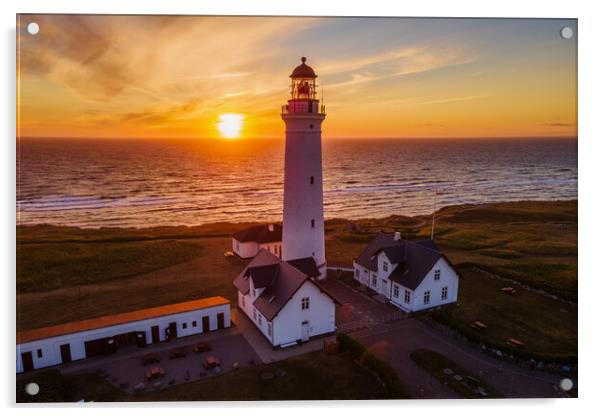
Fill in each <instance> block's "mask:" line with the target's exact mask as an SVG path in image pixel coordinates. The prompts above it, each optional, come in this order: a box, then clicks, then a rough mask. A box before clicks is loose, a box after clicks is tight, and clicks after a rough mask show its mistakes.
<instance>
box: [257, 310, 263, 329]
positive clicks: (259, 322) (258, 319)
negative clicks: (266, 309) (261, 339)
mask: <svg viewBox="0 0 602 416" xmlns="http://www.w3.org/2000/svg"><path fill="white" fill-rule="evenodd" d="M257 323H258V324H259V326H262V325H263V320H262V319H261V314H260V313H259V314H257Z"/></svg>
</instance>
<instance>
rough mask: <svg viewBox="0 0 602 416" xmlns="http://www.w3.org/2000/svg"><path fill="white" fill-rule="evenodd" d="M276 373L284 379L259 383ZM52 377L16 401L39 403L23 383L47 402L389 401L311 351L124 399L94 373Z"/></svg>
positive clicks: (339, 360)
mask: <svg viewBox="0 0 602 416" xmlns="http://www.w3.org/2000/svg"><path fill="white" fill-rule="evenodd" d="M277 369H281V370H284V371H285V372H286V374H285V375H284V376H283V377H275V378H273V379H272V380H262V379H261V377H260V376H261V374H262V373H264V372H266V371H269V372H272V373H274V372H275V371H276V370H277ZM57 374H58V373H56V372H52V374H51V375H47V374H46V373H39V374H38V375H37V376H34V379H33V380H32V379H27V380H25V379H24V380H22V381H20V382H19V383H17V401H38V400H39V399H40V397H34V398H33V399H32V398H31V397H29V396H27V395H25V394H23V387H24V385H25V384H26V383H27V382H30V381H36V382H38V383H39V384H40V385H41V386H42V387H43V388H44V391H45V392H49V393H46V394H45V395H44V397H43V399H44V400H45V401H76V400H81V399H85V400H86V401H91V400H92V401H94V402H113V401H203V400H212V401H220V400H348V399H354V400H363V399H383V398H386V397H388V395H387V391H386V388H385V387H384V386H383V385H382V383H380V382H379V380H378V379H377V378H376V377H375V376H374V375H373V374H372V373H371V372H369V371H367V370H366V369H365V368H364V367H362V366H360V365H359V364H358V363H357V362H355V361H354V360H353V359H352V358H351V357H350V356H349V355H348V354H326V353H324V352H313V353H309V354H304V355H300V356H297V357H294V358H290V359H287V360H284V361H280V362H277V363H270V364H257V365H253V366H249V367H243V368H240V369H238V370H235V371H231V372H229V373H226V374H223V375H220V376H216V377H211V378H208V379H206V380H201V381H196V382H191V383H186V384H180V385H177V386H173V387H169V388H166V389H163V390H157V391H150V392H144V393H139V394H135V395H130V394H127V393H125V392H123V391H121V390H119V389H117V388H115V387H114V386H113V385H111V384H109V383H108V382H107V381H105V380H104V379H103V378H101V377H99V376H98V375H95V374H81V375H77V376H69V377H65V378H63V377H62V376H60V374H58V375H57Z"/></svg>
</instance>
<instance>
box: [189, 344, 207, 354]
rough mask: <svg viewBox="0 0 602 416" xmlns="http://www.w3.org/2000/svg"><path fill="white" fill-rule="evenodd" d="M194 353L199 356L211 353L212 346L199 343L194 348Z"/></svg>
mask: <svg viewBox="0 0 602 416" xmlns="http://www.w3.org/2000/svg"><path fill="white" fill-rule="evenodd" d="M192 351H194V352H195V353H197V354H198V353H201V352H207V351H211V346H210V345H209V344H207V343H206V342H199V343H197V344H194V346H193V347H192Z"/></svg>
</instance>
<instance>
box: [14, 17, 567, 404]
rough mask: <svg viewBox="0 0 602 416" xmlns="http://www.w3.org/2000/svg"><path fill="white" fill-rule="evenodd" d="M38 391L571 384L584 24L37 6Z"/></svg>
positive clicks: (31, 32) (270, 394)
mask: <svg viewBox="0 0 602 416" xmlns="http://www.w3.org/2000/svg"><path fill="white" fill-rule="evenodd" d="M17 38H18V39H17V45H18V48H17V61H18V71H17V76H18V99H17V110H18V113H17V114H18V125H17V127H18V129H17V138H16V140H17V144H18V155H17V156H18V158H17V207H16V209H17V241H16V244H17V279H16V281H17V289H16V290H17V344H16V350H15V352H16V371H17V383H16V395H17V400H18V401H19V402H38V401H41V402H52V401H59V402H68V401H77V400H85V401H96V402H98V401H166V400H187V401H190V400H192V401H215V400H310V399H319V400H330V399H339V400H340V399H410V398H427V399H439V398H457V399H461V398H516V397H553V398H557V397H574V396H576V395H577V266H576V265H577V153H576V150H577V125H576V123H577V110H576V97H577V92H576V91H577V90H576V66H577V61H576V59H577V58H576V57H577V21H576V20H570V19H567V20H562V19H440V18H437V19H428V18H420V19H416V18H338V17H329V18H312V17H216V16H214V17H206V16H110V15H19V16H18V19H17Z"/></svg>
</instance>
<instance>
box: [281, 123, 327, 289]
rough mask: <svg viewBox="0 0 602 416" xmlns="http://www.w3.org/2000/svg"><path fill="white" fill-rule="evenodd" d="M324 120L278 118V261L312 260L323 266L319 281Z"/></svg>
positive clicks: (324, 260) (322, 234)
mask: <svg viewBox="0 0 602 416" xmlns="http://www.w3.org/2000/svg"><path fill="white" fill-rule="evenodd" d="M324 117H325V116H324V115H322V114H316V113H294V114H283V115H282V118H283V120H284V122H285V123H286V145H285V156H284V210H283V222H282V258H283V259H284V260H293V259H298V258H301V257H312V256H313V257H314V258H315V260H316V263H317V264H318V266H322V265H324V266H323V267H320V272H321V277H326V267H325V263H326V256H325V250H324V208H323V194H322V138H321V125H322V121H323V120H324ZM312 127H313V128H312ZM312 176H313V178H314V182H313V184H311V181H310V177H312ZM312 220H313V221H314V227H313V228H312V226H311V221H312Z"/></svg>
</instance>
